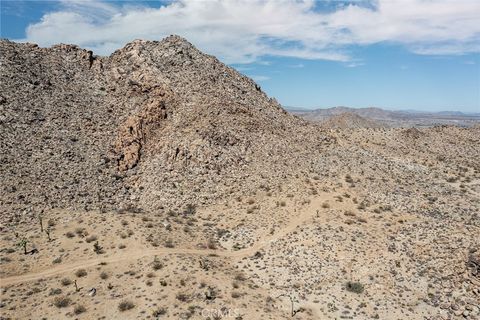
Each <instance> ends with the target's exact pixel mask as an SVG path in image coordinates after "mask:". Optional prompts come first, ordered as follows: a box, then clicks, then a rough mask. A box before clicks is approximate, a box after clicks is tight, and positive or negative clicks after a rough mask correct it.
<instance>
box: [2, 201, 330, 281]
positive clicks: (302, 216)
mask: <svg viewBox="0 0 480 320" xmlns="http://www.w3.org/2000/svg"><path fill="white" fill-rule="evenodd" d="M333 197H334V194H322V195H320V196H318V197H317V198H315V199H314V200H313V201H312V202H311V203H310V204H309V205H308V206H306V207H305V208H304V209H303V210H302V211H301V212H299V213H298V214H297V215H296V216H294V217H292V219H291V220H290V221H289V223H288V224H287V225H286V226H285V227H283V228H281V229H280V230H279V231H278V232H276V233H274V234H273V235H270V234H268V235H266V236H264V237H262V238H260V239H259V240H258V241H257V242H256V243H255V244H254V245H253V246H251V247H248V248H245V249H241V250H237V251H221V250H210V249H182V248H161V249H154V250H142V251H138V250H135V251H131V252H128V251H127V252H124V253H122V254H121V255H115V256H111V257H98V258H96V259H90V260H82V261H76V262H73V263H69V264H64V265H59V266H55V267H52V268H49V269H47V270H42V271H38V272H33V273H27V274H22V275H18V276H11V277H7V278H1V279H0V286H1V287H4V286H8V285H13V284H17V283H22V282H28V281H35V280H39V279H42V278H48V277H53V276H56V275H59V274H62V273H66V272H71V271H74V270H76V269H80V268H89V267H93V266H96V265H98V264H100V263H102V262H105V263H119V262H124V261H130V260H139V259H142V258H145V257H152V256H161V255H168V254H188V255H202V256H207V255H216V256H220V257H229V258H243V257H245V256H250V255H253V254H255V252H257V251H258V250H260V249H262V248H264V247H267V246H268V245H269V244H270V243H272V242H273V241H275V240H278V239H281V238H282V237H284V236H285V235H287V234H288V233H290V232H292V231H294V230H295V229H296V228H298V227H299V226H300V225H302V224H303V223H305V222H306V221H308V220H310V219H311V218H312V217H314V216H316V214H317V210H319V211H321V210H322V208H321V203H323V202H324V201H326V200H330V201H333ZM323 210H324V209H323Z"/></svg>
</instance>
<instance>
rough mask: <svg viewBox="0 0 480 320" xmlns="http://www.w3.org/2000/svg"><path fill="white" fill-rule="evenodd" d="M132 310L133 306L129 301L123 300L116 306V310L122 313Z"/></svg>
mask: <svg viewBox="0 0 480 320" xmlns="http://www.w3.org/2000/svg"><path fill="white" fill-rule="evenodd" d="M133 308H135V304H134V303H133V302H132V301H130V300H123V301H122V302H120V303H119V304H118V310H120V311H122V312H123V311H127V310H130V309H133Z"/></svg>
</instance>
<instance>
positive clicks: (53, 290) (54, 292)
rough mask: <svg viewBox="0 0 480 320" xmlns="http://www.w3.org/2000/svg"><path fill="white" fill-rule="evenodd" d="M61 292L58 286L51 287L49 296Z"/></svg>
mask: <svg viewBox="0 0 480 320" xmlns="http://www.w3.org/2000/svg"><path fill="white" fill-rule="evenodd" d="M61 293H62V289H60V288H56V289H54V288H52V289H50V293H49V295H51V296H56V295H58V294H61Z"/></svg>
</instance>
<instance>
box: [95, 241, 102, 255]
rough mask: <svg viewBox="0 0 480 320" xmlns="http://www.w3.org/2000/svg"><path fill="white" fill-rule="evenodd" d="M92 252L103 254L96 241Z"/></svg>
mask: <svg viewBox="0 0 480 320" xmlns="http://www.w3.org/2000/svg"><path fill="white" fill-rule="evenodd" d="M93 251H95V253H96V254H101V253H103V247H101V246H100V245H99V244H98V241H96V242H95V244H94V245H93Z"/></svg>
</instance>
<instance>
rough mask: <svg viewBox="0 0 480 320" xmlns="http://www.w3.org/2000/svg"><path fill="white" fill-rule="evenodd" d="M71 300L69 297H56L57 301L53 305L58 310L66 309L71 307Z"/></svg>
mask: <svg viewBox="0 0 480 320" xmlns="http://www.w3.org/2000/svg"><path fill="white" fill-rule="evenodd" d="M70 302H72V301H71V300H70V298H68V297H56V298H55V300H53V304H54V305H55V307H57V308H66V307H68V306H69V305H70Z"/></svg>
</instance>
